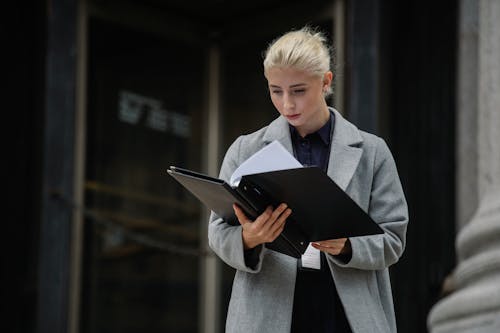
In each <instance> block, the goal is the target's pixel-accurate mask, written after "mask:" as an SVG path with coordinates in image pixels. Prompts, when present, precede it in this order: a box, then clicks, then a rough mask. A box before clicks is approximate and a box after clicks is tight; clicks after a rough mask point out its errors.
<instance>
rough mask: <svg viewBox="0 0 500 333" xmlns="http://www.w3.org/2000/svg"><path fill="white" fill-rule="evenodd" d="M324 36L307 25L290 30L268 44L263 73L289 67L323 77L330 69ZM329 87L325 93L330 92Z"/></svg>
mask: <svg viewBox="0 0 500 333" xmlns="http://www.w3.org/2000/svg"><path fill="white" fill-rule="evenodd" d="M330 63H331V57H330V48H329V47H328V46H327V44H326V37H325V36H324V34H323V33H321V32H318V31H316V30H314V29H312V28H310V27H308V26H306V27H303V28H302V29H300V30H295V31H290V32H287V33H286V34H284V35H282V36H281V37H278V38H277V39H275V40H274V41H272V42H271V44H269V46H268V48H267V50H266V51H265V53H264V74H266V73H267V71H268V70H269V69H271V68H273V67H290V68H295V69H299V70H303V71H306V72H308V73H311V74H312V75H315V76H318V77H323V75H325V73H326V72H328V71H329V70H330ZM331 92H332V91H331V87H329V88H328V91H327V92H326V93H325V95H328V94H330V93H331Z"/></svg>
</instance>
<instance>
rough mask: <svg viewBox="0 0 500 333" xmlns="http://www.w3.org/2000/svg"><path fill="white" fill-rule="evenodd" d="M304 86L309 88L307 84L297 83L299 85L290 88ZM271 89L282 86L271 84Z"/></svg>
mask: <svg viewBox="0 0 500 333" xmlns="http://www.w3.org/2000/svg"><path fill="white" fill-rule="evenodd" d="M302 86H307V84H306V83H297V84H292V85H291V86H290V87H289V88H297V87H302ZM269 87H271V88H280V89H281V87H280V86H277V85H274V84H270V85H269Z"/></svg>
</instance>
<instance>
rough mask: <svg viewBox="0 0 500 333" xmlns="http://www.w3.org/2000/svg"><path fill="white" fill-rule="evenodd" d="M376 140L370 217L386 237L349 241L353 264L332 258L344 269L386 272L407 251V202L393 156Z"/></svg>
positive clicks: (383, 144) (360, 238)
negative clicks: (381, 270)
mask: <svg viewBox="0 0 500 333" xmlns="http://www.w3.org/2000/svg"><path fill="white" fill-rule="evenodd" d="M377 140H378V142H377V145H376V155H375V162H374V174H373V183H372V187H371V193H370V204H369V208H368V214H369V215H370V216H371V217H372V219H373V220H374V221H375V222H376V223H378V224H379V225H380V227H381V228H382V230H383V231H384V233H383V234H380V235H373V236H363V237H352V238H350V242H351V247H352V257H351V260H350V261H348V262H347V263H346V262H343V261H342V260H340V259H339V258H335V256H329V257H330V258H331V259H332V260H333V261H334V262H335V264H337V265H338V266H341V267H349V268H357V269H365V270H380V269H384V268H387V267H389V266H391V265H392V264H394V263H396V262H397V261H398V260H399V258H400V257H401V255H402V254H403V251H404V248H405V244H406V228H407V225H408V207H407V204H406V199H405V196H404V193H403V189H402V186H401V182H400V180H399V176H398V172H397V169H396V164H395V162H394V159H393V157H392V154H391V152H390V151H389V148H388V147H387V144H386V143H385V142H384V140H382V139H380V138H377Z"/></svg>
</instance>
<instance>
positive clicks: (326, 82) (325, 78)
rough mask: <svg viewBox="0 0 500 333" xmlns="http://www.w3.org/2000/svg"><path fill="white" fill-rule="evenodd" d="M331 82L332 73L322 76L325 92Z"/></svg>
mask: <svg viewBox="0 0 500 333" xmlns="http://www.w3.org/2000/svg"><path fill="white" fill-rule="evenodd" d="M332 80H333V73H332V72H331V71H328V72H326V73H325V75H323V89H324V90H326V89H328V87H330V85H331V84H332Z"/></svg>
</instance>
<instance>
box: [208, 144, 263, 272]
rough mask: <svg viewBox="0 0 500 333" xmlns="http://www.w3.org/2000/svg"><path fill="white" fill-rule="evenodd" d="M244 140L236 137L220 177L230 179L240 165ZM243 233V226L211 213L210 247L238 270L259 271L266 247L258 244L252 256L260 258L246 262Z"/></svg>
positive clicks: (227, 154) (225, 158)
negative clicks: (239, 159) (231, 223)
mask: <svg viewBox="0 0 500 333" xmlns="http://www.w3.org/2000/svg"><path fill="white" fill-rule="evenodd" d="M242 140H243V137H242V136H241V137H239V138H238V139H236V141H235V142H234V143H233V144H232V145H231V147H229V149H228V151H227V152H226V156H225V157H224V161H223V162H222V167H221V170H220V174H219V178H220V179H223V180H225V181H229V179H230V178H231V175H232V174H233V172H234V170H235V169H236V168H237V167H238V157H239V155H240V153H239V151H240V146H241V142H242ZM241 233H242V227H241V226H231V225H229V224H228V223H226V222H225V221H224V220H223V219H222V218H221V217H219V216H217V214H215V213H213V212H212V214H211V215H210V220H209V224H208V244H209V246H210V248H211V249H212V250H213V251H214V252H215V253H216V254H217V256H219V258H221V259H222V261H224V262H225V263H226V264H228V265H229V266H231V267H233V268H235V269H237V270H241V271H246V272H250V273H257V272H259V271H260V269H261V263H262V256H263V255H264V251H265V248H264V247H263V246H258V247H256V248H255V249H253V250H252V251H254V253H253V255H252V257H254V258H255V257H257V258H258V260H253V261H254V262H255V261H256V262H255V263H254V265H251V264H249V263H247V262H245V250H244V248H243V239H242V236H241ZM247 257H248V256H247Z"/></svg>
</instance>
